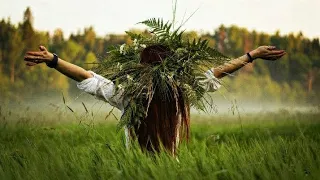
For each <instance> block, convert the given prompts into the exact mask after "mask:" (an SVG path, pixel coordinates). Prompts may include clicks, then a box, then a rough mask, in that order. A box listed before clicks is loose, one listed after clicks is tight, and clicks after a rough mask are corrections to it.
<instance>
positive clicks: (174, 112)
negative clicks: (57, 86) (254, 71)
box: [24, 45, 286, 154]
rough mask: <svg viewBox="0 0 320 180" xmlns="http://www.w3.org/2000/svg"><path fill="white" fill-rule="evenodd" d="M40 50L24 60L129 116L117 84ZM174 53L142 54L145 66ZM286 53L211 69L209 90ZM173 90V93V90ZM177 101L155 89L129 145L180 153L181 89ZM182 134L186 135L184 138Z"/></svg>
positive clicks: (153, 50) (183, 126)
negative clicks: (226, 78)
mask: <svg viewBox="0 0 320 180" xmlns="http://www.w3.org/2000/svg"><path fill="white" fill-rule="evenodd" d="M39 49H40V51H29V52H27V53H26V55H25V57H24V60H25V61H26V65H28V66H35V65H37V64H41V63H46V64H47V65H48V66H49V67H51V68H55V69H56V70H57V71H59V72H60V73H62V74H64V75H66V76H67V77H69V78H72V79H74V80H75V81H77V82H78V84H77V86H78V88H79V89H82V90H84V91H85V92H87V93H90V94H92V95H95V96H96V97H98V98H100V99H102V100H104V101H107V102H108V103H110V104H111V105H112V106H115V107H117V108H118V109H120V110H121V111H122V113H125V109H126V105H127V104H128V100H127V99H128V98H125V97H124V96H123V89H121V88H120V89H119V88H117V87H116V84H115V83H114V82H112V81H111V80H109V79H106V78H105V77H102V76H100V75H98V74H96V73H94V72H92V71H86V70H84V69H83V68H81V67H79V66H76V65H74V64H71V63H69V62H67V61H64V60H62V59H60V58H58V56H57V55H55V54H53V53H51V52H49V51H47V49H46V48H45V47H43V46H40V47H39ZM170 53H171V50H170V49H168V48H167V47H165V46H162V45H153V46H148V47H146V48H144V49H143V50H142V52H141V54H140V63H141V64H156V63H161V62H162V60H163V59H166V58H167V57H168V56H170ZM285 54H286V52H285V51H284V50H277V49H276V47H274V46H260V47H258V48H257V49H254V50H253V51H250V52H249V53H247V54H245V55H243V56H241V57H239V58H236V59H233V60H231V61H229V62H228V63H225V64H223V65H220V66H218V67H215V68H211V69H209V70H208V71H206V73H205V74H204V75H205V77H206V79H207V80H206V81H205V82H206V85H207V86H206V87H207V88H206V90H207V91H215V90H217V89H218V88H219V87H220V84H219V81H218V79H220V78H222V77H224V76H225V75H227V74H230V73H232V72H234V71H236V70H238V69H240V68H241V67H243V66H245V65H246V64H248V63H251V62H252V61H253V60H255V59H258V58H260V59H263V60H270V61H274V60H277V59H279V58H281V57H282V56H283V55H285ZM170 91H173V89H171V90H170ZM177 91H178V92H176V94H175V96H176V97H175V98H168V99H166V98H164V97H162V96H161V94H160V92H158V91H157V90H155V92H154V95H153V96H152V98H151V99H150V102H148V103H147V102H145V104H148V105H147V106H148V111H147V112H148V113H147V115H146V116H145V117H144V118H143V119H142V120H141V122H140V123H139V124H133V126H131V127H127V128H125V133H126V138H127V143H128V142H129V137H132V138H137V140H138V142H139V144H140V146H141V148H142V149H144V150H148V151H159V150H160V149H161V146H163V147H164V148H165V149H166V150H168V151H169V152H171V153H172V154H176V147H177V145H178V142H179V140H180V139H181V137H182V136H183V135H185V137H186V138H188V134H189V126H190V124H189V119H190V113H189V108H190V107H189V106H190V105H189V104H188V102H186V101H184V99H183V96H182V93H181V89H179V88H178V90H177ZM172 94H174V93H172ZM181 133H184V134H182V135H181Z"/></svg>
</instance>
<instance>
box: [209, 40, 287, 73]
mask: <svg viewBox="0 0 320 180" xmlns="http://www.w3.org/2000/svg"><path fill="white" fill-rule="evenodd" d="M285 54H286V52H285V51H284V50H277V49H276V47H275V46H260V47H258V48H257V49H255V50H253V51H251V52H249V55H250V57H251V60H254V59H257V58H261V59H264V60H269V61H275V60H277V59H279V58H281V57H282V56H283V55H285ZM249 55H247V54H245V55H243V56H241V57H239V58H236V59H233V60H231V61H229V62H227V63H225V64H223V65H220V66H218V67H215V68H213V72H214V76H215V77H216V78H219V79H220V78H222V77H224V76H226V75H228V74H231V73H233V72H235V71H237V70H238V69H240V68H242V67H243V66H245V65H246V64H248V63H250V57H249Z"/></svg>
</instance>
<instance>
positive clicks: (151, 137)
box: [130, 45, 190, 154]
mask: <svg viewBox="0 0 320 180" xmlns="http://www.w3.org/2000/svg"><path fill="white" fill-rule="evenodd" d="M171 54H172V53H171V51H170V49H169V48H167V47H165V46H163V45H153V46H148V47H146V48H145V49H144V50H143V51H142V52H141V54H140V56H141V61H140V63H141V64H154V63H161V62H162V60H164V59H165V58H167V57H169V56H170V55H171ZM170 91H172V90H170ZM171 94H173V92H172V93H171ZM189 128H190V107H189V104H187V103H186V102H185V101H184V98H183V96H182V93H181V89H179V88H178V97H176V98H174V97H173V96H172V97H170V96H169V98H164V97H162V95H161V94H160V93H159V89H157V88H155V92H154V95H153V98H152V100H151V103H150V105H149V109H148V114H147V116H146V117H145V118H144V119H142V121H141V123H140V125H139V126H138V125H136V126H135V127H134V128H133V131H134V133H130V134H135V138H137V139H138V142H139V144H140V146H141V148H142V149H143V150H147V151H151V152H159V151H160V149H161V147H163V148H164V149H165V150H167V151H169V152H171V153H173V154H176V147H177V143H178V142H179V140H181V139H183V138H186V139H188V138H189ZM132 136H133V135H132Z"/></svg>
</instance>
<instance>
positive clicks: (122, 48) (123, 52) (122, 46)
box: [120, 44, 126, 55]
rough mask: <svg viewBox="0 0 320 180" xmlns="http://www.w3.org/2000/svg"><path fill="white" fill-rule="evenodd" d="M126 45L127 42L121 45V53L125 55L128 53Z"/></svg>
mask: <svg viewBox="0 0 320 180" xmlns="http://www.w3.org/2000/svg"><path fill="white" fill-rule="evenodd" d="M125 46H126V44H122V45H121V46H120V54H123V55H125V54H126V52H125V50H124V47H125Z"/></svg>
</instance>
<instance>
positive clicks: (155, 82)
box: [96, 18, 229, 126]
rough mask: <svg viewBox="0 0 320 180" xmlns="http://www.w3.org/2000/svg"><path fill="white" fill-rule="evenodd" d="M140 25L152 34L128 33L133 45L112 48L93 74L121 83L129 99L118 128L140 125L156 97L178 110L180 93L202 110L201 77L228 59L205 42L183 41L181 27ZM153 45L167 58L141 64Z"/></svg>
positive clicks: (158, 21) (149, 22) (158, 22)
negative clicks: (164, 48) (143, 56)
mask: <svg viewBox="0 0 320 180" xmlns="http://www.w3.org/2000/svg"><path fill="white" fill-rule="evenodd" d="M141 23H142V24H144V25H146V26H147V27H148V28H149V29H150V31H151V34H148V35H143V34H136V33H132V32H127V34H128V36H129V37H130V38H131V40H132V41H133V43H132V44H123V45H121V46H115V47H114V48H112V49H111V50H110V51H109V55H108V57H107V58H106V59H105V60H103V61H102V62H101V63H100V64H99V65H98V67H97V70H96V71H97V72H98V73H99V74H101V75H103V76H105V77H106V78H108V79H111V80H112V81H114V82H118V83H120V84H121V89H123V90H124V94H123V96H124V97H125V98H128V99H129V100H128V101H129V102H128V105H127V107H126V108H125V112H124V115H123V116H122V117H121V121H120V124H121V125H127V126H130V125H135V124H139V122H140V120H141V119H142V118H144V117H145V116H146V115H147V112H148V107H149V105H150V103H151V100H152V98H153V95H154V94H155V93H159V94H158V95H159V96H161V97H164V98H166V99H168V100H169V99H170V100H173V101H174V102H176V106H178V101H179V100H178V97H179V96H180V95H179V92H181V94H182V97H183V98H184V101H185V103H186V104H190V105H191V106H193V107H194V108H196V109H200V110H205V107H206V106H205V103H204V102H205V101H203V97H204V95H205V93H206V90H205V87H204V84H203V82H202V80H204V77H203V76H204V75H203V73H204V72H205V71H206V70H208V69H209V68H212V67H214V66H218V65H221V64H223V63H224V62H226V61H227V60H229V59H228V58H227V57H226V56H224V55H222V54H221V53H220V52H218V51H217V50H215V49H213V48H211V47H209V46H208V41H207V40H201V39H198V40H196V39H193V40H192V41H189V40H184V39H183V38H182V37H183V36H182V35H183V32H184V31H180V27H179V28H177V29H173V28H172V27H173V24H172V23H171V22H164V21H163V20H162V19H155V18H153V19H148V20H146V21H143V22H141ZM153 45H161V46H163V47H166V48H168V49H169V50H168V51H169V52H168V57H166V58H165V59H162V61H161V62H160V63H153V64H141V63H140V53H141V52H142V51H143V50H144V49H145V48H146V47H149V46H153ZM145 102H148V103H145ZM210 105H211V104H210Z"/></svg>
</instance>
